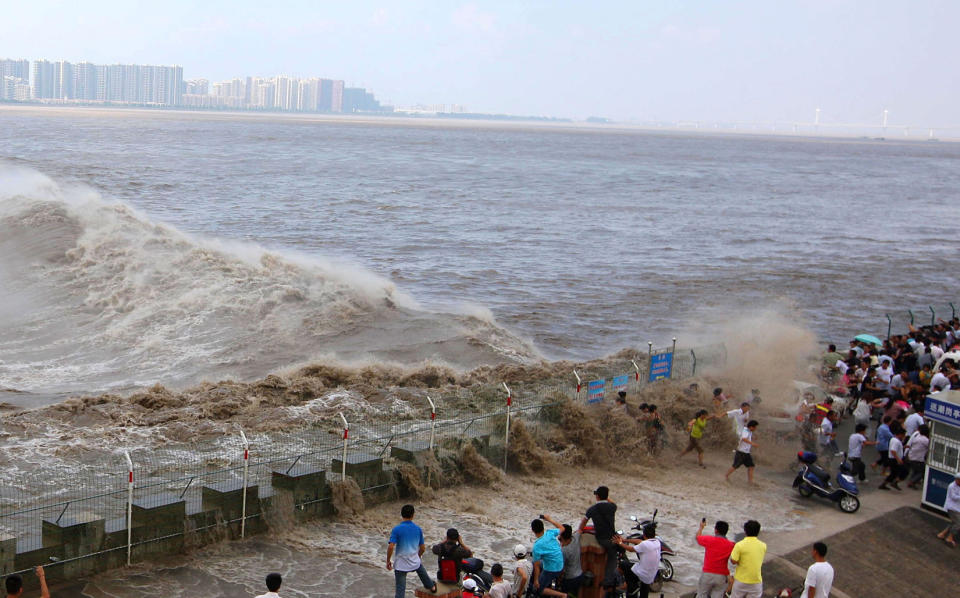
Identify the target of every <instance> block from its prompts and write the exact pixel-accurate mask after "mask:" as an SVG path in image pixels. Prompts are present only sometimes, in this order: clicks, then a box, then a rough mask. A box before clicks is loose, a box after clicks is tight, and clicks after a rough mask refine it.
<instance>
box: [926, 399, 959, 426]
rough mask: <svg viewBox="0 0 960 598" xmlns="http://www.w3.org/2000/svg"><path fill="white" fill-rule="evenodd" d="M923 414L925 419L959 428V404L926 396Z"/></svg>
mask: <svg viewBox="0 0 960 598" xmlns="http://www.w3.org/2000/svg"><path fill="white" fill-rule="evenodd" d="M923 415H924V417H926V418H927V419H932V420H933V421H938V422H942V423H945V424H950V425H951V426H956V427H958V428H960V405H954V404H953V403H949V402H947V401H941V400H940V399H936V398H934V397H927V402H926V405H925V407H924V410H923Z"/></svg>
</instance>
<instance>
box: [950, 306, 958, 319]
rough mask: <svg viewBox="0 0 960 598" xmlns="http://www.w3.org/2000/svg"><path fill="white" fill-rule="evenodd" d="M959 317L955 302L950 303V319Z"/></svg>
mask: <svg viewBox="0 0 960 598" xmlns="http://www.w3.org/2000/svg"><path fill="white" fill-rule="evenodd" d="M956 317H957V308H956V307H954V306H953V302H951V303H950V319H951V320H952V319H954V318H956Z"/></svg>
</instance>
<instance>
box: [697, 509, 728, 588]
mask: <svg viewBox="0 0 960 598" xmlns="http://www.w3.org/2000/svg"><path fill="white" fill-rule="evenodd" d="M706 525H707V518H706V517H704V518H703V519H701V520H700V527H699V528H697V544H699V545H700V546H703V548H704V549H705V550H704V554H703V569H702V572H701V573H700V580H699V582H698V583H697V598H723V594H724V592H726V590H727V578H728V576H729V575H730V569H729V567H728V566H727V561H728V560H729V559H730V553H731V552H732V551H733V542H731V541H730V540H728V539H727V531H729V529H730V526H729V524H727V522H726V521H717V522H716V523H715V524H713V535H712V536H708V535H707V534H705V533H703V528H704V527H706Z"/></svg>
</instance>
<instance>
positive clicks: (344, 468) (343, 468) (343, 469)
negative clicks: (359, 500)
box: [337, 413, 350, 482]
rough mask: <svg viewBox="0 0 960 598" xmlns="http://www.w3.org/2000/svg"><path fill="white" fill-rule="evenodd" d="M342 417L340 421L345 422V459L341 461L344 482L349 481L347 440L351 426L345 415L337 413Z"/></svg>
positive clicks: (341, 473)
mask: <svg viewBox="0 0 960 598" xmlns="http://www.w3.org/2000/svg"><path fill="white" fill-rule="evenodd" d="M337 415H339V416H340V419H342V420H343V459H342V460H341V461H340V478H341V480H342V481H344V482H346V481H347V438H349V436H350V424H349V423H347V418H345V417H344V416H343V413H337Z"/></svg>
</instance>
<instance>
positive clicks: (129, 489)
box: [123, 451, 133, 567]
mask: <svg viewBox="0 0 960 598" xmlns="http://www.w3.org/2000/svg"><path fill="white" fill-rule="evenodd" d="M123 456H124V457H126V458H127V474H128V475H127V566H128V567H129V566H130V554H131V552H132V550H133V460H132V459H131V458H130V453H128V452H127V451H123Z"/></svg>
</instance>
